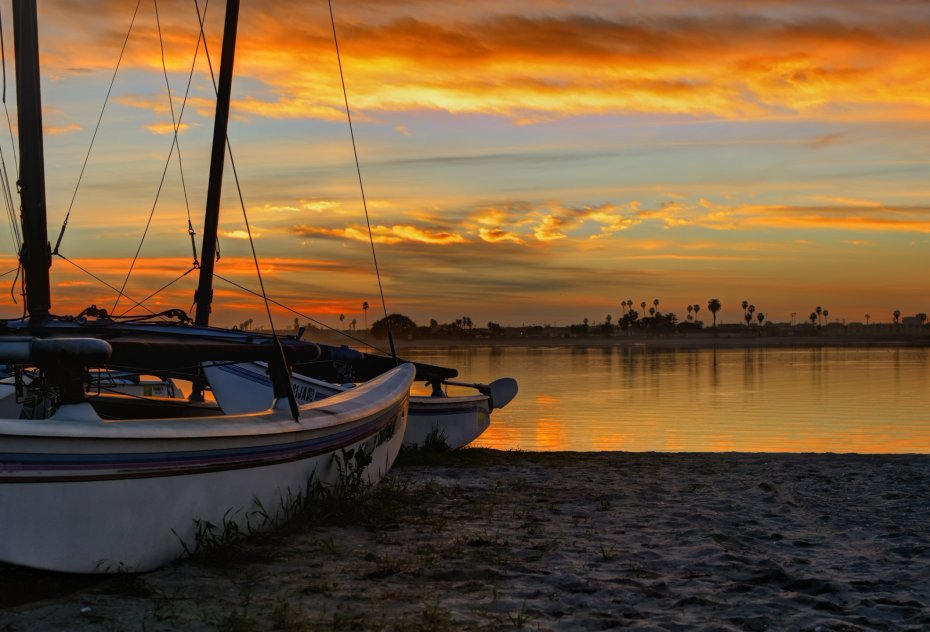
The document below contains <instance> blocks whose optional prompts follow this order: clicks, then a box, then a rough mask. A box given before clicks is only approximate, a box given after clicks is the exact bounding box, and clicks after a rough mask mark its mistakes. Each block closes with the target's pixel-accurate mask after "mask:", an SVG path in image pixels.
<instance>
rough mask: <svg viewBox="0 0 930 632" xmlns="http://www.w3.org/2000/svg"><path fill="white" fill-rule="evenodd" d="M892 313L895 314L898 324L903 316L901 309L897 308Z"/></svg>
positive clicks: (895, 320)
mask: <svg viewBox="0 0 930 632" xmlns="http://www.w3.org/2000/svg"><path fill="white" fill-rule="evenodd" d="M891 315H892V316H894V324H895V325H897V324H898V320H899V319H900V318H901V310H900V309H896V310H894V311H893V312H892V313H891Z"/></svg>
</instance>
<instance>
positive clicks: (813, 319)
mask: <svg viewBox="0 0 930 632" xmlns="http://www.w3.org/2000/svg"><path fill="white" fill-rule="evenodd" d="M808 318H810V319H811V325H816V324H817V312H811V315H810V316H808Z"/></svg>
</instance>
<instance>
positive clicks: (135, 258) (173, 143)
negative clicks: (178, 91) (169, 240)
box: [110, 2, 206, 312]
mask: <svg viewBox="0 0 930 632" xmlns="http://www.w3.org/2000/svg"><path fill="white" fill-rule="evenodd" d="M197 12H198V16H199V14H200V9H199V8H198V10H197ZM204 15H206V5H204ZM156 19H157V2H156ZM158 38H159V42H160V43H161V44H162V47H164V44H163V42H162V36H161V27H160V26H159V29H158ZM203 38H204V35H203V22H201V29H200V35H199V36H198V39H197V48H196V50H195V51H194V62H193V63H192V64H191V71H190V75H189V78H188V82H187V92H185V93H184V101H183V102H182V103H181V112H180V114H179V115H178V119H177V121H174V107H173V106H172V109H171V112H172V125H173V127H174V136H173V138H172V141H171V148H170V149H169V151H168V159H167V160H165V167H164V169H163V170H162V173H161V180H160V181H159V183H158V188H157V190H156V192H155V201H154V202H153V203H152V209H151V210H150V211H149V217H148V221H147V222H146V224H145V230H143V231H142V238H141V239H140V240H139V247H138V248H136V253H135V255H134V256H133V258H132V262H131V263H130V264H129V270H128V271H127V272H126V278H125V279H123V285H122V287H121V288H120V289H119V291H118V293H117V296H116V301H115V302H114V303H113V309H111V310H110V311H111V312H116V308H117V306H118V305H119V302H120V299H121V298H122V296H123V293H124V292H125V290H126V285H127V284H128V283H129V278H130V277H131V276H132V272H133V270H134V269H135V266H136V261H138V259H139V254H140V253H141V252H142V245H143V244H144V243H145V238H146V237H147V236H148V232H149V228H151V226H152V219H153V218H154V217H155V209H156V208H157V207H158V201H159V199H160V198H161V192H162V188H163V187H164V185H165V178H166V177H167V175H168V167H169V166H170V165H171V158H172V157H173V156H174V150H175V148H177V149H178V161H179V163H180V155H181V147H180V145H179V144H178V129H179V128H180V125H181V120H182V118H183V116H184V110H185V108H186V107H187V99H188V95H189V93H190V87H191V77H193V74H194V67H195V65H196V61H197V55H198V54H199V52H200V42H201V40H203V43H204V51H205V52H206V40H205V39H203ZM164 65H165V58H164V54H163V55H162V67H163V69H164V72H165V78H166V81H167V69H166V68H165V67H164ZM168 100H169V101H170V100H171V86H170V85H169V86H168ZM182 179H183V175H182ZM186 199H187V190H186V189H185V200H186ZM188 234H190V235H191V242H192V243H193V241H194V234H193V227H192V225H191V222H190V209H188ZM194 265H195V267H199V265H200V264H199V262H198V261H197V250H196V246H194Z"/></svg>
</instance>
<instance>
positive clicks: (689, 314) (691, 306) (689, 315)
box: [688, 305, 694, 322]
mask: <svg viewBox="0 0 930 632" xmlns="http://www.w3.org/2000/svg"><path fill="white" fill-rule="evenodd" d="M693 311H694V305H688V321H689V322H690V321H691V312H693Z"/></svg>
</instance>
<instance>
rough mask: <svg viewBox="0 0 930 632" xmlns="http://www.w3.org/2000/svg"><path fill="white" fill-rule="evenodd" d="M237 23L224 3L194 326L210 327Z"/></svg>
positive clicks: (230, 4)
mask: <svg viewBox="0 0 930 632" xmlns="http://www.w3.org/2000/svg"><path fill="white" fill-rule="evenodd" d="M238 22H239V0H227V2H226V22H225V24H224V26H223V51H222V55H221V57H220V81H219V86H218V87H217V91H216V122H215V123H214V126H213V151H212V153H211V154H210V181H209V183H208V185H207V208H206V217H205V218H204V222H203V247H202V249H201V265H200V282H199V284H198V285H197V292H196V293H195V294H194V301H195V302H196V303H197V312H196V314H195V317H194V322H195V323H196V324H198V325H201V326H204V327H206V326H207V325H209V324H210V303H212V302H213V267H214V263H215V261H216V232H217V227H218V225H219V221H220V194H221V193H222V190H223V163H224V162H225V160H226V127H227V123H228V122H229V96H230V93H231V92H232V78H233V58H234V57H235V54H236V27H237V24H238Z"/></svg>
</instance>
